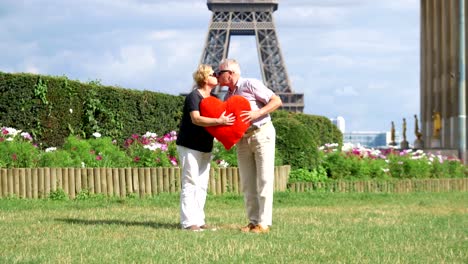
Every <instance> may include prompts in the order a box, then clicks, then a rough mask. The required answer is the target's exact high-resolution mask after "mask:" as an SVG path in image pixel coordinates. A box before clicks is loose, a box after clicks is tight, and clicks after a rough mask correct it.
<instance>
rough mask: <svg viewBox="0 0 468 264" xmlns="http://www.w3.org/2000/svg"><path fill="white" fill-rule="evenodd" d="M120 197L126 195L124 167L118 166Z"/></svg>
mask: <svg viewBox="0 0 468 264" xmlns="http://www.w3.org/2000/svg"><path fill="white" fill-rule="evenodd" d="M119 180H120V197H126V196H127V184H126V181H125V180H126V173H125V169H124V168H119Z"/></svg>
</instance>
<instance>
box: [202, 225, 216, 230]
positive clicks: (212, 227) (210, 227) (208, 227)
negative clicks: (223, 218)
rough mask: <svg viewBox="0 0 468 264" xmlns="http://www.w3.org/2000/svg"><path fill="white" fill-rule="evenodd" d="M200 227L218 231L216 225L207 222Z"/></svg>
mask: <svg viewBox="0 0 468 264" xmlns="http://www.w3.org/2000/svg"><path fill="white" fill-rule="evenodd" d="M200 228H201V229H203V230H211V231H216V227H214V226H210V225H207V224H204V225H201V226H200Z"/></svg>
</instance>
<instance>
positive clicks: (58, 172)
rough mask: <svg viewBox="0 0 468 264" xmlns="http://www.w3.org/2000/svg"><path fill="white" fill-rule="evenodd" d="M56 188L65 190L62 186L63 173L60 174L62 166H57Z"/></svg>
mask: <svg viewBox="0 0 468 264" xmlns="http://www.w3.org/2000/svg"><path fill="white" fill-rule="evenodd" d="M56 170H57V189H58V188H60V189H62V190H65V188H63V174H62V168H57V169H56Z"/></svg>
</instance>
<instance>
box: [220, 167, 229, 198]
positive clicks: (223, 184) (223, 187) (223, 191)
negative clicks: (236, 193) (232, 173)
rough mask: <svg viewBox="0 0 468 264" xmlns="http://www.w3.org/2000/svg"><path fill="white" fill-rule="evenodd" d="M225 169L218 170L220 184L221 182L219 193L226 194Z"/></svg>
mask: <svg viewBox="0 0 468 264" xmlns="http://www.w3.org/2000/svg"><path fill="white" fill-rule="evenodd" d="M227 170H228V169H227V168H222V169H220V171H221V177H220V182H221V193H226V192H227V175H226V174H227Z"/></svg>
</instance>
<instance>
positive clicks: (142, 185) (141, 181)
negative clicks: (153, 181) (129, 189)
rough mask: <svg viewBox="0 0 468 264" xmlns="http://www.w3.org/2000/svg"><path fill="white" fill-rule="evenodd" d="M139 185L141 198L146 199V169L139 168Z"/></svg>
mask: <svg viewBox="0 0 468 264" xmlns="http://www.w3.org/2000/svg"><path fill="white" fill-rule="evenodd" d="M138 184H139V186H140V191H139V192H138V193H139V194H140V197H145V192H146V191H145V189H146V186H145V169H144V168H138Z"/></svg>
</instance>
